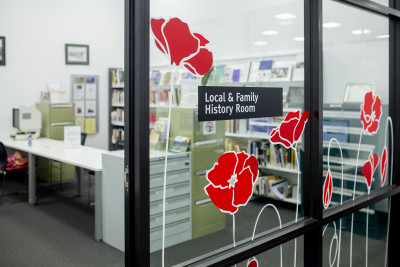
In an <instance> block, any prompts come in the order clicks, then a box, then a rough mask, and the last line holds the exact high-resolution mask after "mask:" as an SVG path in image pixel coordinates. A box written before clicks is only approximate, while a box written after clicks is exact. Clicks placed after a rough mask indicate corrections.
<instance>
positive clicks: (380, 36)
mask: <svg viewBox="0 0 400 267" xmlns="http://www.w3.org/2000/svg"><path fill="white" fill-rule="evenodd" d="M389 37H390V36H389V35H379V36H377V37H376V38H379V39H383V38H389Z"/></svg>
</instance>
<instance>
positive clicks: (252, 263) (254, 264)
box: [247, 257, 258, 267]
mask: <svg viewBox="0 0 400 267" xmlns="http://www.w3.org/2000/svg"><path fill="white" fill-rule="evenodd" d="M247 267H258V261H257V259H256V258H255V257H252V258H251V259H249V260H248V261H247Z"/></svg>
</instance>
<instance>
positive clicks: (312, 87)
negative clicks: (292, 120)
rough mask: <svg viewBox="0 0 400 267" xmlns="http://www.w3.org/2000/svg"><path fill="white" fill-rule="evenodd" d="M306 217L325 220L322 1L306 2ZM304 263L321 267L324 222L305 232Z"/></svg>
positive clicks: (308, 0) (304, 182) (306, 0)
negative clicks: (323, 197)
mask: <svg viewBox="0 0 400 267" xmlns="http://www.w3.org/2000/svg"><path fill="white" fill-rule="evenodd" d="M304 37H305V42H304V56H305V77H304V108H305V110H308V111H309V112H310V117H309V120H308V125H307V127H306V130H305V134H304V150H305V153H304V160H303V162H304V166H303V207H304V216H305V217H312V218H314V219H317V220H321V219H322V206H321V203H322V156H323V148H322V106H323V103H322V102H323V97H322V93H323V88H322V74H323V73H322V0H305V1H304ZM304 266H322V224H319V225H318V226H317V227H316V228H314V229H313V230H312V231H311V232H310V233H308V234H305V235H304Z"/></svg>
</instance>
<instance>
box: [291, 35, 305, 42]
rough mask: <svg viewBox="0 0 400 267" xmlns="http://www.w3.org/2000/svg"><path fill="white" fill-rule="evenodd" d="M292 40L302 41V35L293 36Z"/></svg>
mask: <svg viewBox="0 0 400 267" xmlns="http://www.w3.org/2000/svg"><path fill="white" fill-rule="evenodd" d="M293 40H295V41H297V42H303V41H304V37H300V36H299V37H294V38H293Z"/></svg>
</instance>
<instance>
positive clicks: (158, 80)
mask: <svg viewBox="0 0 400 267" xmlns="http://www.w3.org/2000/svg"><path fill="white" fill-rule="evenodd" d="M192 78H195V76H194V75H193V74H192V73H190V72H189V71H186V70H184V69H180V70H178V71H176V72H175V74H174V82H173V84H180V82H181V80H182V79H192ZM170 83H171V72H170V71H167V70H152V71H151V72H150V86H154V85H169V84H170Z"/></svg>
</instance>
